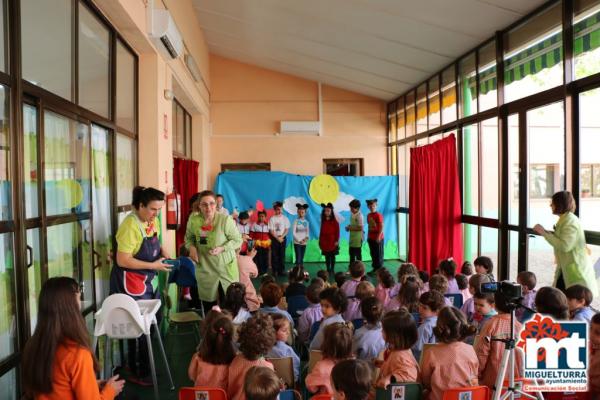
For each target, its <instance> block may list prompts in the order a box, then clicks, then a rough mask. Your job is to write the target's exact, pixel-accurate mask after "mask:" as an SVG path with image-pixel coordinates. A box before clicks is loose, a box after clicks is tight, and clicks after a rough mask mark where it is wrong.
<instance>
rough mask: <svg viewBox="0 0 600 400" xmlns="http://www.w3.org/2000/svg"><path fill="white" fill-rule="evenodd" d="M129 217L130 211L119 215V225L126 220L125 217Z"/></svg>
mask: <svg viewBox="0 0 600 400" xmlns="http://www.w3.org/2000/svg"><path fill="white" fill-rule="evenodd" d="M128 215H129V211H121V212H120V213H119V214H117V221H118V222H117V224H118V225H121V222H123V220H125V217H127V216H128Z"/></svg>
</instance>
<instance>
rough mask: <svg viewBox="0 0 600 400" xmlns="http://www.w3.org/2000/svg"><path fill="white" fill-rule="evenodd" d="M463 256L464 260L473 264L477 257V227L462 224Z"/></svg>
mask: <svg viewBox="0 0 600 400" xmlns="http://www.w3.org/2000/svg"><path fill="white" fill-rule="evenodd" d="M463 235H464V242H463V247H464V250H465V252H464V255H465V260H466V261H470V262H473V260H474V259H476V258H477V256H478V255H479V253H478V250H477V243H478V242H479V227H478V226H477V225H470V224H463Z"/></svg>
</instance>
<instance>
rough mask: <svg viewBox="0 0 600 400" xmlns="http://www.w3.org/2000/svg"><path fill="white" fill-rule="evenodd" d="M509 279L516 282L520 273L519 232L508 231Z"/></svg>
mask: <svg viewBox="0 0 600 400" xmlns="http://www.w3.org/2000/svg"><path fill="white" fill-rule="evenodd" d="M508 251H509V254H508V273H509V275H508V279H509V280H511V281H513V282H516V281H517V275H519V232H516V231H508Z"/></svg>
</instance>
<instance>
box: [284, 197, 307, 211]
mask: <svg viewBox="0 0 600 400" xmlns="http://www.w3.org/2000/svg"><path fill="white" fill-rule="evenodd" d="M297 203H300V204H308V201H306V200H305V199H304V197H294V196H291V197H288V198H287V199H285V200H283V209H284V210H285V211H286V212H287V213H288V214H291V215H297V214H298V208H297V207H296V204H297Z"/></svg>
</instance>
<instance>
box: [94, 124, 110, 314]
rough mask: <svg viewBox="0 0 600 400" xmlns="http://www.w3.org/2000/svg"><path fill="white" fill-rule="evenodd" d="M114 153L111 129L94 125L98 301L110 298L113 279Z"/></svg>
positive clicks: (95, 243)
mask: <svg viewBox="0 0 600 400" xmlns="http://www.w3.org/2000/svg"><path fill="white" fill-rule="evenodd" d="M111 160H112V151H111V148H110V133H109V131H108V130H106V129H104V128H102V127H99V126H97V125H92V167H93V174H94V175H93V176H94V180H93V182H94V185H93V186H92V199H93V202H94V208H93V209H92V217H93V221H94V252H95V254H94V256H95V259H94V263H98V264H96V265H94V268H95V271H96V282H95V283H96V302H97V303H98V304H101V303H102V300H104V298H105V297H106V296H108V291H109V286H108V282H109V278H110V268H111V265H110V264H111V263H110V259H111V257H112V240H111V234H112V221H111V218H112V212H111V210H112V208H111V192H110V176H111V170H112V168H111Z"/></svg>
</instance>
